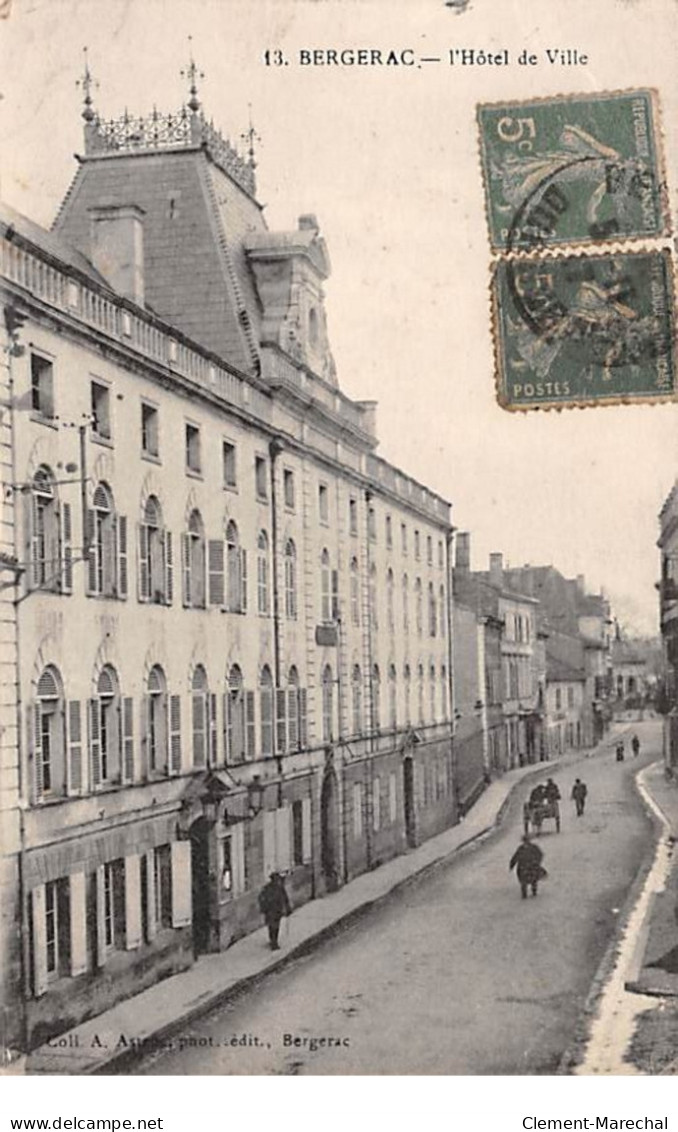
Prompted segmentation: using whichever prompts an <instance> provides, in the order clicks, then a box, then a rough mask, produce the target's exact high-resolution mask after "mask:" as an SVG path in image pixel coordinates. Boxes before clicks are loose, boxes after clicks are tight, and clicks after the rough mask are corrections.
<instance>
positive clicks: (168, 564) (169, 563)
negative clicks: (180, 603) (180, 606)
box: [163, 531, 174, 605]
mask: <svg viewBox="0 0 678 1132" xmlns="http://www.w3.org/2000/svg"><path fill="white" fill-rule="evenodd" d="M163 542H164V546H165V602H166V603H167V605H171V604H172V602H173V601H174V557H173V552H172V532H171V531H165V533H164V539H163Z"/></svg>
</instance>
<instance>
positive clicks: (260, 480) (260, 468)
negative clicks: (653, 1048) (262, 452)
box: [254, 456, 268, 500]
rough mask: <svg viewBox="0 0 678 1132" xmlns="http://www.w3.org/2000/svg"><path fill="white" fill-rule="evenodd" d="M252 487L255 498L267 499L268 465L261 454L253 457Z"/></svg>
mask: <svg viewBox="0 0 678 1132" xmlns="http://www.w3.org/2000/svg"><path fill="white" fill-rule="evenodd" d="M254 488H255V491H256V493H257V499H261V500H267V499H268V465H267V462H266V460H265V459H264V457H263V456H255V457H254Z"/></svg>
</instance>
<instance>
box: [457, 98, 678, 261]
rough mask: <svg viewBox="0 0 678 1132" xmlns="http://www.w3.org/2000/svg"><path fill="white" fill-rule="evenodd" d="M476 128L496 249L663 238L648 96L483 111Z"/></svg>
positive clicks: (654, 121)
mask: <svg viewBox="0 0 678 1132" xmlns="http://www.w3.org/2000/svg"><path fill="white" fill-rule="evenodd" d="M478 124H479V128H480V145H481V158H482V167H483V179H484V187H485V197H486V204H487V217H488V223H489V229H490V242H491V245H492V249H493V250H494V251H522V250H531V249H533V248H535V247H547V246H552V245H561V244H582V243H583V244H593V243H598V242H600V241H605V240H620V239H627V238H638V237H656V236H661V235H663V234H665V233H666V231H667V211H666V202H665V194H664V188H663V181H662V162H661V157H660V152H659V137H658V133H659V131H658V116H657V109H656V100H655V97H654V95H653V92H652V91H648V90H635V91H620V92H615V93H611V94H589V95H573V96H565V95H564V96H562V97H554V98H544V99H536V100H533V101H529V102H506V103H501V104H492V105H481V106H479V107H478Z"/></svg>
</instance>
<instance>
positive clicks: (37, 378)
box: [31, 354, 54, 420]
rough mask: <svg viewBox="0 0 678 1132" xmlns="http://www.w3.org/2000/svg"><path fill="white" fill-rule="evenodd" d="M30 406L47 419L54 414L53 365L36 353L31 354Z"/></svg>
mask: <svg viewBox="0 0 678 1132" xmlns="http://www.w3.org/2000/svg"><path fill="white" fill-rule="evenodd" d="M31 408H32V410H33V412H34V413H39V414H40V416H41V417H46V418H47V419H48V420H51V419H52V418H53V416H54V366H53V365H52V363H51V362H50V361H48V360H47V358H41V357H40V356H39V355H38V354H31Z"/></svg>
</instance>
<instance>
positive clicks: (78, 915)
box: [69, 873, 87, 976]
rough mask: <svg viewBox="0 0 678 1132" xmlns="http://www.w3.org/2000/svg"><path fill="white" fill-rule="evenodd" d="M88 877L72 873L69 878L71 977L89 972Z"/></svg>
mask: <svg viewBox="0 0 678 1132" xmlns="http://www.w3.org/2000/svg"><path fill="white" fill-rule="evenodd" d="M85 885H86V877H85V874H84V873H72V874H71V876H70V878H69V905H70V906H69V917H70V930H71V975H73V976H75V975H82V973H83V972H84V971H86V970H87V908H86V904H85Z"/></svg>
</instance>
